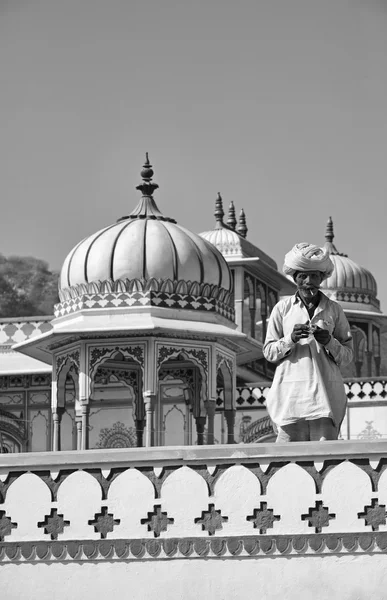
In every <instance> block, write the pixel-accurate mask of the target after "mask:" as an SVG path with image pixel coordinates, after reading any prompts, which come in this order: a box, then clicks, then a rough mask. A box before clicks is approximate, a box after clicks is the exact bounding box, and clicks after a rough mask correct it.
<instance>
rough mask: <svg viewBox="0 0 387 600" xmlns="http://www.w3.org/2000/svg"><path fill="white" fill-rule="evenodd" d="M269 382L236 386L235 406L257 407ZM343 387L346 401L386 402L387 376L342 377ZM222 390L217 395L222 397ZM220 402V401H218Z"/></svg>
mask: <svg viewBox="0 0 387 600" xmlns="http://www.w3.org/2000/svg"><path fill="white" fill-rule="evenodd" d="M270 386H271V382H270V381H266V382H258V383H256V384H251V385H250V386H248V387H247V386H246V387H237V397H236V407H237V409H238V408H243V409H246V408H254V407H259V405H262V404H264V403H265V401H266V397H267V394H268V391H269V389H270ZM344 388H345V392H346V394H347V398H348V401H349V402H350V403H353V402H367V403H369V402H383V401H385V402H386V403H387V377H386V376H384V377H369V378H366V377H362V378H351V379H349V378H347V379H344ZM221 392H222V391H221V390H218V397H219V398H220V399H222V398H223V397H222V393H221ZM219 404H220V403H219Z"/></svg>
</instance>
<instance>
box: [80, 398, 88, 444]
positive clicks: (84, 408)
mask: <svg viewBox="0 0 387 600" xmlns="http://www.w3.org/2000/svg"><path fill="white" fill-rule="evenodd" d="M81 422H82V431H81V450H87V449H88V446H89V439H88V438H89V435H88V434H89V405H88V404H82V414H81Z"/></svg>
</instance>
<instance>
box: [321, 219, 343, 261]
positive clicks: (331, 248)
mask: <svg viewBox="0 0 387 600" xmlns="http://www.w3.org/2000/svg"><path fill="white" fill-rule="evenodd" d="M334 237H335V234H334V233H333V221H332V217H329V219H328V221H327V226H326V229H325V240H326V241H325V244H324V248H326V249H327V250H328V252H329V254H339V255H340V256H347V255H346V254H342V253H341V252H339V251H338V250H337V248H336V246H335V245H334V243H333V238H334Z"/></svg>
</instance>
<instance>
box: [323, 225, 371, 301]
mask: <svg viewBox="0 0 387 600" xmlns="http://www.w3.org/2000/svg"><path fill="white" fill-rule="evenodd" d="M333 238H334V234H333V222H332V219H331V217H329V220H328V223H327V230H326V236H325V239H326V242H325V248H327V249H328V251H329V253H330V258H331V260H332V262H333V264H334V267H335V269H334V271H333V273H332V275H331V276H330V277H328V278H327V279H326V280H325V281H323V283H322V285H321V288H322V289H323V290H324V291H325V292H326V293H327V294H328V295H329V296H331V297H333V298H334V299H335V300H338V301H340V302H344V303H356V304H361V305H362V308H363V310H370V309H371V305H372V306H373V307H374V310H375V308H376V309H377V310H379V301H378V299H377V284H376V280H375V278H374V276H373V275H372V273H370V271H368V270H367V269H365V268H364V267H361V266H360V265H358V264H357V263H355V262H354V261H353V260H351V259H350V258H348V256H347V255H346V254H342V253H340V252H338V250H337V248H336V246H335V245H334V243H333ZM371 310H372V309H371Z"/></svg>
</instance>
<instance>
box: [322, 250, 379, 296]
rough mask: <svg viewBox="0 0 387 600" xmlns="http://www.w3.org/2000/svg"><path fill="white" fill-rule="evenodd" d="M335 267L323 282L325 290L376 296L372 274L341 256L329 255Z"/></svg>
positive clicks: (346, 257)
mask: <svg viewBox="0 0 387 600" xmlns="http://www.w3.org/2000/svg"><path fill="white" fill-rule="evenodd" d="M331 260H332V262H333V264H334V266H335V270H334V271H333V273H332V275H331V276H330V277H328V279H326V280H325V281H324V282H323V285H322V287H324V288H326V289H335V290H337V289H340V290H346V291H352V290H357V291H362V292H368V293H370V294H373V295H374V296H376V294H377V286H376V281H375V278H374V276H373V275H372V273H370V272H369V271H368V270H367V269H365V268H364V267H360V266H359V265H358V264H357V263H355V262H354V261H353V260H351V259H350V258H348V256H344V255H342V254H331Z"/></svg>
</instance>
